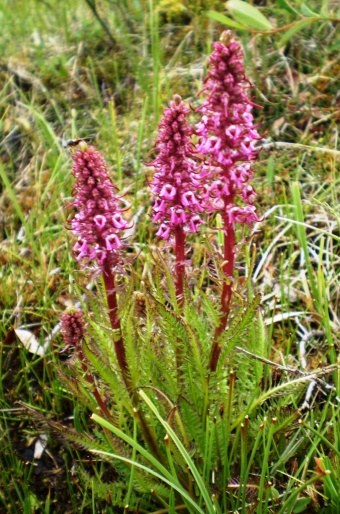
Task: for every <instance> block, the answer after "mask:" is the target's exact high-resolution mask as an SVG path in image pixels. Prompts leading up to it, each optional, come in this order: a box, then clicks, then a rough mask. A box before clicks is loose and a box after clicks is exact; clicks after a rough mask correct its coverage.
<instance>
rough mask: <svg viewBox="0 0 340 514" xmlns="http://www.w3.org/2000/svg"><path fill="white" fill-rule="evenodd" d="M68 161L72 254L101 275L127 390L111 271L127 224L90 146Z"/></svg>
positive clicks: (116, 266)
mask: <svg viewBox="0 0 340 514" xmlns="http://www.w3.org/2000/svg"><path fill="white" fill-rule="evenodd" d="M72 160H73V175H74V177H75V185H74V189H73V192H74V195H75V200H74V202H73V203H72V206H73V207H75V208H76V209H77V214H76V215H75V217H74V218H73V219H72V220H71V222H70V228H71V229H72V231H73V233H74V234H76V235H77V236H78V240H77V242H76V244H75V246H74V249H73V250H74V255H75V258H76V259H77V260H78V261H81V262H83V264H84V265H86V266H89V265H90V264H91V263H93V262H94V263H95V265H97V266H99V268H100V270H101V272H102V275H103V279H104V284H105V291H106V298H107V304H108V314H109V318H110V323H111V327H112V329H113V331H114V347H115V353H116V356H117V361H118V364H119V367H120V370H121V373H122V376H123V379H124V382H125V384H126V386H127V387H129V386H130V382H129V374H128V363H127V359H126V351H125V346H124V342H123V339H122V336H121V328H120V319H119V317H118V305H117V292H116V284H115V271H116V270H117V269H119V266H120V261H121V250H122V247H123V242H122V239H121V236H122V231H123V230H125V229H126V228H127V225H128V224H127V222H126V221H125V220H124V218H123V217H122V214H121V212H122V210H121V209H119V207H118V202H119V197H117V195H116V190H115V187H114V185H113V183H112V182H111V180H110V178H109V175H108V171H107V168H106V164H105V162H104V159H103V157H102V156H101V154H100V153H99V152H98V151H96V150H95V148H94V147H93V146H88V145H87V144H86V143H85V142H81V143H80V145H79V149H77V150H76V152H75V153H74V154H73V155H72Z"/></svg>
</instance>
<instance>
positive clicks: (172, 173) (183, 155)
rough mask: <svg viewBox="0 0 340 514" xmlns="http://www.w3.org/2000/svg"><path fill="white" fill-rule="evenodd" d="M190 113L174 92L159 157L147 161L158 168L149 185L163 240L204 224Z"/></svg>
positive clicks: (161, 131) (157, 147) (160, 137)
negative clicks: (177, 231)
mask: <svg viewBox="0 0 340 514" xmlns="http://www.w3.org/2000/svg"><path fill="white" fill-rule="evenodd" d="M189 112H190V110H189V109H188V108H187V107H186V106H185V104H184V102H183V101H182V99H181V97H180V96H179V95H174V97H173V100H172V101H171V102H170V103H169V108H167V109H165V111H164V116H163V119H162V120H161V122H160V124H159V135H158V138H157V140H156V144H155V150H156V151H157V152H158V154H157V157H156V158H155V159H154V160H153V161H152V162H150V163H149V164H148V165H149V166H153V167H154V168H155V169H156V173H155V174H154V177H153V180H152V182H151V184H150V187H151V192H152V196H153V198H154V205H153V221H155V222H157V223H160V229H159V230H158V232H157V235H158V236H159V237H161V238H163V239H169V238H170V236H171V235H173V234H174V232H175V231H176V230H177V228H179V227H181V228H182V229H183V231H184V232H185V233H186V232H196V231H197V230H198V227H199V225H200V224H202V223H203V220H202V219H201V217H200V214H201V213H202V212H203V211H204V207H203V206H202V199H201V196H200V193H201V190H202V184H201V182H202V174H200V173H199V171H198V166H197V164H196V162H195V155H194V151H193V145H192V143H191V139H190V138H191V135H192V133H193V128H192V127H191V126H189V125H188V124H187V122H186V116H187V115H188V114H189Z"/></svg>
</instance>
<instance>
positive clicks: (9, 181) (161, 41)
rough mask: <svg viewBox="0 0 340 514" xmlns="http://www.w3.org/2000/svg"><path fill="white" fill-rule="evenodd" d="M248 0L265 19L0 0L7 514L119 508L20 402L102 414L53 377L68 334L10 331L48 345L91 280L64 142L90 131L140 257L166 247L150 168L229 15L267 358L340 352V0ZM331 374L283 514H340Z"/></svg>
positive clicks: (335, 388) (190, 7)
mask: <svg viewBox="0 0 340 514" xmlns="http://www.w3.org/2000/svg"><path fill="white" fill-rule="evenodd" d="M248 3H249V4H250V3H252V4H253V5H254V6H255V7H256V8H257V9H258V11H259V12H261V13H262V14H263V15H264V16H265V17H266V19H267V20H269V21H270V23H271V25H272V27H271V28H270V27H268V26H267V27H263V26H261V24H260V26H258V25H256V23H255V24H254V21H252V20H251V19H250V21H249V19H247V20H245V19H244V17H243V18H242V15H241V17H240V15H239V12H238V9H237V3H236V8H235V4H234V5H233V4H232V2H229V5H228V6H227V5H226V4H225V2H221V1H218V0H215V1H209V2H206V1H205V0H201V1H200V0H198V1H192V0H186V1H184V2H179V1H177V0H159V1H156V0H155V1H154V2H153V1H152V0H122V1H120V0H119V1H113V0H101V1H95V0H87V1H80V0H78V1H76V0H73V1H72V0H68V1H61V2H56V1H55V0H48V1H38V0H21V1H19V0H7V1H6V0H2V1H1V2H0V22H1V35H0V55H1V58H0V84H1V92H0V132H1V143H0V176H1V183H0V184H1V196H0V222H1V233H0V263H1V271H0V273H1V281H0V311H1V313H0V317H1V318H0V333H1V340H2V343H1V350H2V352H1V358H0V359H1V360H0V378H1V381H0V388H1V391H0V448H1V450H0V486H1V487H0V512H4V513H5V512H14V513H21V512H24V513H25V514H26V513H27V514H30V513H33V512H44V513H48V512H52V513H54V512H55V513H58V512H69V513H71V512H81V513H90V512H91V513H92V512H93V513H94V512H108V513H110V512H118V511H117V510H114V509H112V508H111V507H110V505H109V503H108V502H107V501H106V498H100V497H99V496H100V495H99V496H98V494H97V492H95V491H94V489H91V486H90V485H89V482H86V480H84V478H83V475H82V473H81V470H85V471H86V472H87V473H92V475H93V476H97V475H100V476H101V479H102V481H103V482H105V481H106V482H110V481H112V480H114V474H113V471H112V469H111V468H106V467H105V466H104V464H103V463H100V464H98V463H96V461H95V459H94V457H93V456H92V455H91V454H89V453H88V452H86V451H81V450H79V449H75V448H70V447H68V446H66V445H65V444H63V443H61V442H60V441H58V440H57V439H55V438H54V437H53V436H51V437H50V438H49V440H48V445H47V449H46V451H45V453H44V454H43V455H42V456H41V457H40V458H34V450H35V448H36V443H37V440H39V436H40V437H41V431H40V430H39V428H38V426H37V425H36V424H35V423H34V422H32V420H31V419H30V418H29V417H28V415H27V413H26V411H25V410H24V409H23V408H22V407H21V406H19V405H18V404H17V403H16V402H18V401H24V402H26V403H27V404H30V405H32V406H34V407H35V408H37V409H38V410H39V411H40V412H42V413H44V414H46V415H48V416H49V417H52V418H55V419H58V420H61V421H62V422H63V424H64V425H69V426H70V427H71V426H72V427H75V428H76V429H79V430H80V431H81V430H85V429H86V427H88V426H89V425H90V424H91V423H92V422H91V421H90V419H89V411H88V410H87V409H86V408H85V407H84V406H83V405H81V404H79V402H78V401H77V400H76V399H75V398H74V397H73V396H72V394H71V393H70V392H69V391H67V390H66V389H65V387H64V386H63V385H62V384H61V383H60V380H59V378H58V374H57V364H58V363H59V362H60V360H62V359H65V355H64V354H60V351H61V350H62V340H61V338H60V336H59V335H56V337H55V338H54V339H53V340H52V343H51V349H50V350H48V351H46V353H44V354H43V355H40V356H39V355H33V354H32V353H30V352H29V351H28V350H27V348H25V344H23V342H25V341H24V340H23V339H21V340H20V338H18V337H17V335H16V334H15V331H14V329H18V328H19V327H26V328H29V330H30V331H31V332H33V333H34V334H35V336H36V337H37V340H39V341H40V343H41V344H46V337H47V338H48V336H49V335H50V334H51V333H52V331H53V329H54V328H55V327H56V325H57V323H58V321H59V318H60V315H61V313H62V312H63V311H64V310H65V308H66V307H67V306H68V305H69V304H71V303H72V302H74V301H75V300H76V287H75V285H74V284H77V285H80V286H82V287H86V285H87V282H86V280H87V279H86V277H85V276H83V274H81V273H79V270H78V268H77V265H76V263H75V262H74V260H73V259H72V257H71V252H70V244H71V236H70V235H69V234H68V233H67V231H66V230H65V224H66V219H67V210H66V206H67V204H68V202H69V198H70V193H71V189H72V176H71V173H70V170H71V162H70V156H69V153H68V151H67V150H65V149H64V148H63V142H65V141H67V140H68V139H70V138H75V137H92V138H93V141H94V144H95V145H96V146H97V147H98V149H100V151H101V152H102V153H103V154H104V155H105V156H106V159H107V162H108V166H109V169H110V170H112V179H113V181H114V182H115V183H116V184H117V185H118V187H119V188H120V189H121V190H122V191H124V193H125V199H126V202H127V203H130V204H131V205H132V211H133V213H134V215H135V227H136V231H135V232H134V233H132V235H131V239H130V245H131V250H132V251H133V252H136V251H140V250H141V249H143V248H144V247H145V245H155V244H157V243H156V241H155V239H154V237H153V236H154V229H153V227H152V226H151V224H150V221H149V216H148V211H149V205H150V197H149V192H148V187H147V184H146V181H147V178H148V177H149V176H150V170H149V169H147V168H145V166H144V165H143V163H144V162H147V161H148V160H150V151H151V149H152V146H153V141H154V140H155V136H156V129H157V123H158V121H159V118H160V116H161V113H162V110H163V108H164V106H165V105H166V104H167V102H168V101H169V99H171V98H172V96H173V94H175V93H178V94H180V95H181V96H182V97H183V98H184V99H185V100H186V101H187V102H189V103H190V104H191V105H192V106H193V107H195V106H197V105H198V104H199V99H198V96H197V94H198V92H199V91H200V89H201V87H202V81H203V78H204V73H205V66H206V62H207V56H208V55H209V53H210V49H211V43H212V41H215V40H218V38H219V35H220V33H221V31H222V30H224V29H225V28H226V27H225V25H224V24H223V23H222V22H225V23H229V24H230V23H232V22H230V20H232V21H233V22H234V23H235V27H237V28H235V33H236V34H237V36H238V38H239V40H240V41H241V42H242V45H243V47H244V49H245V59H246V70H247V74H248V76H249V78H250V80H251V81H252V83H253V84H254V90H253V95H254V99H255V103H258V104H259V105H262V106H263V109H262V110H259V109H258V110H257V112H256V115H257V117H258V120H259V121H261V123H262V128H261V129H262V132H265V134H266V136H265V137H266V139H265V141H264V144H263V150H262V152H261V155H260V161H259V163H258V165H257V173H256V179H255V187H256V190H257V192H258V195H259V196H258V204H259V206H260V211H261V212H262V213H263V215H264V221H263V222H262V223H261V225H259V226H257V227H256V232H255V233H254V234H253V236H252V239H251V243H252V245H253V246H250V245H249V248H253V247H254V246H255V248H256V254H255V260H254V266H253V276H252V278H253V284H254V287H255V290H256V291H259V292H261V293H262V294H263V298H262V308H263V314H264V320H265V323H266V325H267V327H268V337H269V340H270V344H271V353H270V357H271V359H272V360H273V361H275V362H276V363H279V364H282V365H285V366H292V367H294V368H300V369H301V370H302V371H306V372H307V371H308V372H309V371H310V372H312V371H313V370H318V371H319V372H320V370H321V369H322V368H327V366H328V365H330V364H333V365H334V364H336V363H337V362H339V357H338V355H339V327H340V319H339V315H340V313H339V301H340V288H339V260H340V253H339V241H340V233H339V220H340V209H339V190H340V177H339V174H338V173H337V172H338V169H337V160H338V159H339V154H340V151H339V150H338V129H339V125H338V123H339V118H340V110H339V106H340V94H339V91H340V89H339V73H340V61H339V50H340V38H339V21H340V12H339V5H338V3H337V2H336V1H334V2H333V1H332V0H330V1H323V2H321V1H320V0H315V1H312V0H311V1H310V2H309V3H307V2H303V1H300V0H295V1H292V2H291V3H288V2H287V1H286V0H280V1H279V0H277V1H274V0H262V1H259V2H257V1H255V2H248ZM212 11H213V12H212ZM241 11H242V10H241ZM216 13H217V14H216ZM219 15H225V16H228V19H229V22H228V20H227V21H226V20H225V19H223V18H222V17H220V16H219ZM249 251H250V253H251V252H252V250H249ZM47 344H48V345H49V339H47ZM26 346H27V344H26ZM272 372H273V375H274V373H275V374H278V375H279V374H280V373H283V372H282V371H281V372H279V371H278V370H274V369H273V371H272ZM325 373H326V372H325ZM320 376H321V375H320ZM272 379H273V380H280V377H274V376H273V377H272ZM324 380H325V382H324V387H321V385H320V384H317V385H316V386H315V388H314V390H313V393H312V395H311V397H310V398H307V400H308V402H307V403H308V406H307V408H306V409H305V411H306V412H307V413H306V414H304V416H305V417H304V420H305V422H308V426H309V427H310V428H309V430H305V429H304V428H303V427H302V426H301V424H300V425H298V424H297V423H294V424H293V425H292V426H291V427H288V428H287V432H286V435H285V437H286V441H285V445H284V446H285V452H286V453H285V458H286V461H287V462H288V465H289V468H290V476H291V477H293V478H292V484H298V485H301V484H304V483H305V482H306V480H307V479H306V473H307V470H308V469H313V466H314V465H317V469H318V470H319V474H320V477H321V478H320V481H319V483H318V484H316V485H315V484H314V488H310V489H307V486H306V488H305V489H306V490H305V495H304V497H303V498H302V500H303V501H300V503H299V504H298V505H296V503H294V505H293V506H292V507H291V510H289V509H287V510H286V511H285V512H325V513H326V514H327V513H328V512H330V513H333V512H334V513H335V512H339V510H337V509H338V508H339V505H340V500H339V493H338V491H339V489H340V482H339V481H340V459H339V451H340V445H339V435H340V434H339V396H340V373H339V371H334V369H333V372H332V373H331V374H325V376H324ZM306 390H307V384H306V383H305V384H304V389H301V388H298V390H292V391H289V394H288V393H287V395H286V397H285V402H284V405H283V404H282V409H283V410H284V411H285V412H286V413H287V416H288V415H289V414H291V413H292V412H296V411H297V409H299V408H301V405H302V404H303V402H304V401H306ZM306 455H307V460H303V459H304V458H305V457H306ZM315 457H316V458H317V459H319V460H316V461H314V459H315ZM320 459H321V460H320ZM325 470H327V473H325ZM323 476H325V477H326V478H327V480H328V482H327V481H326V478H325V479H323V478H322V477H323ZM327 499H328V500H329V502H328V503H327V501H328V500H327ZM331 499H332V501H331ZM332 502H333V503H332ZM332 505H333V506H332ZM294 509H295V510H294ZM299 509H300V510H299ZM301 509H302V510H301ZM327 509H328V510H327ZM332 509H333V510H332ZM159 512H167V511H166V510H164V511H159ZM249 512H250V511H249ZM273 512H276V511H273ZM277 512H279V508H278V509H277Z"/></svg>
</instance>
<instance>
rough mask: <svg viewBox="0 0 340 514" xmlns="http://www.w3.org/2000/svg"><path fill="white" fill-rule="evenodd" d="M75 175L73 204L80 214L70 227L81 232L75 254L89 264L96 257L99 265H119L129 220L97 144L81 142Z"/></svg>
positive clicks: (75, 161) (74, 169)
mask: <svg viewBox="0 0 340 514" xmlns="http://www.w3.org/2000/svg"><path fill="white" fill-rule="evenodd" d="M72 160H73V175H74V176H75V179H76V180H75V185H74V189H73V191H74V195H75V199H74V202H73V203H72V206H73V207H75V208H76V209H77V211H78V212H77V214H76V215H75V217H74V218H73V220H71V221H70V228H71V230H72V231H73V233H74V234H76V235H77V236H78V242H77V243H76V244H75V246H74V254H75V257H76V259H77V260H78V261H83V263H84V264H85V265H88V264H89V263H90V262H91V261H93V260H95V261H97V263H98V264H99V266H101V267H102V266H103V265H104V263H106V264H107V265H108V266H115V265H117V264H118V262H119V260H120V250H121V248H122V246H123V243H122V241H121V232H122V231H123V230H125V229H126V228H127V222H126V221H125V220H124V218H123V217H122V215H121V212H122V209H120V208H119V207H118V202H119V198H118V197H117V196H116V195H115V190H116V188H115V186H114V185H113V183H112V182H111V179H110V177H109V174H108V171H107V168H106V164H105V162H104V159H103V157H102V155H101V154H100V153H99V152H98V151H97V150H95V148H94V147H93V146H87V144H86V143H81V144H80V145H79V149H77V150H76V151H75V152H74V154H73V155H72Z"/></svg>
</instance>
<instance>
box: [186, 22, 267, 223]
mask: <svg viewBox="0 0 340 514" xmlns="http://www.w3.org/2000/svg"><path fill="white" fill-rule="evenodd" d="M213 48H214V51H213V53H212V54H211V56H210V59H209V63H208V64H209V67H210V71H209V72H208V75H207V78H206V79H205V86H204V88H203V90H202V93H203V94H205V95H206V99H205V100H204V102H203V104H202V106H201V107H200V108H199V109H197V112H199V113H201V114H202V119H201V121H200V123H199V124H198V125H197V130H196V133H197V135H198V136H200V140H199V144H198V146H197V151H198V152H200V153H201V154H202V155H203V156H204V157H205V159H206V162H205V165H206V173H207V175H208V176H209V179H208V184H207V185H206V190H205V204H206V205H207V207H208V209H209V210H212V211H214V210H220V211H223V212H224V213H225V215H226V219H227V220H228V222H229V223H230V224H232V223H234V222H235V221H236V222H239V223H249V222H251V221H258V218H257V216H256V209H255V207H254V205H253V202H254V200H255V196H256V194H255V192H254V190H253V188H252V186H250V185H249V184H248V183H247V182H248V181H249V179H251V178H252V175H253V173H252V170H251V164H250V163H251V161H254V160H255V159H256V158H257V155H258V150H256V149H255V148H254V142H255V141H257V140H259V139H261V136H260V135H259V134H258V132H257V126H256V125H254V123H253V115H252V114H251V111H252V108H253V106H254V104H253V103H252V102H251V100H250V99H249V98H248V96H247V88H249V83H248V80H247V78H246V76H245V71H244V64H243V60H244V54H243V50H242V48H241V47H240V45H239V43H237V42H236V41H234V40H232V39H231V33H230V31H225V32H224V33H223V34H222V37H221V42H216V43H214V44H213ZM238 198H242V199H243V201H244V202H245V203H246V205H245V206H238V205H235V203H234V200H235V199H238Z"/></svg>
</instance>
